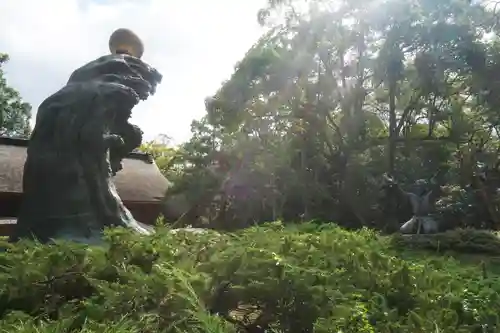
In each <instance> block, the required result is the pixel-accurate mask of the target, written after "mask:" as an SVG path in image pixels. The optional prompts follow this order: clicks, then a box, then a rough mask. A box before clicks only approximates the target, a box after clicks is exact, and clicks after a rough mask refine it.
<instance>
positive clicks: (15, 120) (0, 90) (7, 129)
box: [0, 53, 31, 137]
mask: <svg viewBox="0 0 500 333" xmlns="http://www.w3.org/2000/svg"><path fill="white" fill-rule="evenodd" d="M7 61H9V57H8V55H7V54H4V53H0V134H1V135H7V136H14V137H27V136H29V134H30V131H31V127H30V123H29V121H30V119H31V105H30V104H28V103H26V102H23V100H22V99H21V96H20V94H19V92H18V91H16V90H15V89H14V88H12V87H10V86H9V85H8V83H7V79H6V78H5V73H4V71H3V69H2V66H3V65H4V64H5V63H7Z"/></svg>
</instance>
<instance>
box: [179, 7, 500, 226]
mask: <svg viewBox="0 0 500 333" xmlns="http://www.w3.org/2000/svg"><path fill="white" fill-rule="evenodd" d="M258 20H259V22H260V23H261V24H263V25H266V26H267V27H268V32H267V33H266V34H265V35H264V36H262V38H261V39H260V40H259V41H258V42H257V43H256V44H255V45H254V46H253V47H252V48H251V49H250V50H249V51H248V52H247V54H246V56H245V57H244V58H243V59H242V60H241V61H240V62H239V63H238V64H237V65H236V67H235V71H234V73H233V75H232V76H231V77H230V78H229V79H228V80H227V81H226V82H224V84H223V85H222V86H221V87H220V89H219V90H218V91H217V93H216V94H215V95H214V96H211V97H209V98H207V99H206V110H207V113H206V115H205V117H204V118H203V119H201V120H200V121H195V122H193V125H192V133H193V135H192V138H191V140H190V141H189V142H187V143H186V144H184V145H182V147H180V148H179V150H178V151H177V155H178V158H177V159H176V162H175V163H174V164H175V168H176V170H182V172H181V173H179V172H177V173H176V175H175V177H174V178H175V179H173V180H174V183H175V187H174V190H173V192H172V195H174V194H178V193H180V192H181V193H183V195H184V196H185V197H188V198H189V200H188V201H189V202H190V203H191V206H190V207H191V210H192V215H190V216H191V217H192V216H197V217H199V216H204V217H205V218H206V219H205V222H207V221H208V223H211V224H213V225H214V226H218V227H227V228H238V227H241V226H247V225H251V224H253V223H259V222H262V221H269V220H276V219H283V220H286V221H294V220H303V219H311V218H318V219H324V220H333V221H338V222H339V223H341V224H343V225H345V226H349V227H360V226H372V227H377V228H380V229H384V230H394V228H396V227H397V225H398V223H401V222H403V221H401V219H402V218H404V217H402V216H403V215H404V214H405V213H404V212H403V211H402V208H401V207H400V206H401V205H399V204H394V203H392V204H391V203H389V202H388V200H384V196H385V194H384V193H385V192H384V191H382V190H381V188H382V185H383V184H382V183H383V181H382V175H383V174H384V173H387V174H390V175H391V176H393V177H395V178H396V179H397V180H398V181H400V182H401V183H402V184H403V186H408V185H409V184H411V183H413V182H414V181H416V180H418V179H425V180H428V181H431V180H432V182H435V183H437V184H438V185H441V187H439V190H440V193H439V194H440V196H439V198H440V199H439V200H438V202H437V205H438V208H439V209H438V210H439V213H440V214H442V215H445V216H446V219H448V220H450V221H451V220H453V221H454V222H453V223H455V225H458V226H464V225H468V226H475V227H488V228H490V227H492V228H498V227H500V218H499V217H498V216H500V215H499V214H498V209H499V208H498V207H497V204H496V203H495V200H494V195H493V194H492V191H491V189H490V187H489V185H487V186H486V187H485V184H484V182H480V181H479V182H478V177H479V174H480V173H483V174H484V172H485V170H488V177H489V178H488V184H494V183H495V179H496V177H495V176H496V173H495V172H496V170H497V167H498V165H497V164H498V163H497V155H498V151H499V147H500V146H499V137H498V130H499V129H500V127H499V125H500V123H499V119H500V118H499V116H498V110H499V107H500V99H499V98H498V96H500V94H499V93H500V84H499V81H498V79H497V78H498V77H500V56H499V54H500V52H499V51H500V43H499V39H498V37H497V33H498V31H499V26H498V24H497V22H498V17H497V13H496V7H495V6H493V5H491V4H489V3H486V2H477V1H466V0H463V1H462V0H443V1H437V2H434V1H428V0H412V1H396V0H387V1H382V2H381V1H369V0H356V1H336V2H331V1H322V0H316V1H306V2H305V5H304V1H298V0H297V1H294V0H271V1H269V3H268V6H267V7H266V8H263V9H262V10H261V11H260V12H259V14H258ZM486 197H487V198H488V199H487V200H485V198H486ZM471 203H474V204H471ZM391 205H392V206H391ZM391 207H392V208H391ZM394 207H396V208H394ZM398 207H399V208H398ZM388 210H389V211H391V212H392V213H394V214H395V215H396V216H395V217H394V220H393V219H392V217H389V216H388V214H387V211H388ZM392 213H391V214H392ZM394 214H393V215H394ZM207 219H208V220H207Z"/></svg>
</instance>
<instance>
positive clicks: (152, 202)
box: [0, 137, 170, 236]
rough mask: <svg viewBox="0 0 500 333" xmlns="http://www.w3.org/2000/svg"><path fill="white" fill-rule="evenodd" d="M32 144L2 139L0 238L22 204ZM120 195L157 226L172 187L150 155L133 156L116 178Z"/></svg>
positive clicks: (138, 216) (137, 215)
mask: <svg viewBox="0 0 500 333" xmlns="http://www.w3.org/2000/svg"><path fill="white" fill-rule="evenodd" d="M28 142H29V140H27V139H17V138H8V137H0V236H8V235H9V234H10V230H11V229H12V226H13V224H14V223H15V221H16V218H17V216H18V214H19V209H20V205H21V200H22V179H23V168H24V162H25V160H26V149H27V147H28ZM113 180H114V182H115V185H116V188H117V191H118V194H119V195H120V197H121V199H122V201H123V203H124V204H125V206H126V207H127V208H128V209H129V210H130V212H131V213H132V215H133V216H134V217H135V219H136V220H137V221H140V222H142V223H146V224H154V223H155V221H156V219H157V218H158V216H159V215H160V213H161V212H162V208H163V198H164V197H165V194H166V192H167V189H168V187H169V185H170V183H169V182H168V180H167V179H166V178H165V177H164V176H163V175H162V174H161V172H160V170H159V169H158V167H157V166H156V164H155V163H154V161H153V158H152V157H151V155H149V154H146V153H141V152H133V153H130V154H129V155H128V156H127V158H125V159H124V160H123V170H121V171H120V172H118V173H117V175H116V176H115V177H113Z"/></svg>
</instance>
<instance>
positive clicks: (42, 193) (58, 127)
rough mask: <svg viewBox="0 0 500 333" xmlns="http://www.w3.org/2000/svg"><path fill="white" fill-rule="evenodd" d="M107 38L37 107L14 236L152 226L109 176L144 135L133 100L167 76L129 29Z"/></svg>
mask: <svg viewBox="0 0 500 333" xmlns="http://www.w3.org/2000/svg"><path fill="white" fill-rule="evenodd" d="M109 45H110V50H111V54H110V55H106V56H103V57H100V58H98V59H96V60H94V61H92V62H90V63H88V64H86V65H84V66H82V67H80V68H79V69H77V70H75V71H74V72H73V74H72V75H71V77H70V78H69V81H68V83H67V84H66V86H64V87H63V88H62V89H61V90H59V91H58V92H56V93H55V94H53V95H52V96H50V97H48V98H47V99H46V100H45V101H43V102H42V104H41V105H40V107H39V109H38V113H37V116H36V124H35V127H34V129H33V133H32V135H31V138H30V142H29V146H28V150H27V159H26V163H25V165H24V176H23V204H22V208H21V212H20V215H19V218H18V221H17V226H16V229H15V230H14V233H13V235H12V236H11V240H12V241H16V240H18V239H19V238H22V237H35V238H37V239H38V240H40V241H42V242H46V241H49V240H50V239H53V238H65V239H69V240H74V241H83V242H87V243H90V242H95V241H99V240H100V238H101V237H100V236H101V233H102V230H103V228H104V227H106V226H124V227H128V228H131V229H133V230H136V231H137V232H139V233H143V234H148V233H150V232H152V230H151V229H150V228H148V227H146V226H145V225H142V224H141V223H139V222H137V221H136V220H135V219H134V218H133V217H132V215H131V214H130V212H129V211H128V209H127V208H125V206H124V205H123V203H122V201H121V200H120V197H119V196H118V194H117V192H116V189H115V186H114V184H113V182H112V180H111V177H112V176H113V175H114V174H115V173H116V172H119V171H120V169H121V160H122V159H123V158H124V157H125V156H126V155H127V154H128V153H129V152H131V151H132V150H133V149H135V148H137V147H138V146H139V145H140V144H141V141H142V131H141V130H140V129H139V128H138V127H137V126H135V125H132V124H130V123H129V122H128V120H129V118H130V116H131V113H132V108H133V107H134V106H135V105H136V104H137V103H138V102H139V101H140V100H145V99H147V98H148V97H149V96H150V95H152V94H154V92H155V88H156V85H157V84H158V83H160V82H161V79H162V76H161V74H160V73H159V72H158V71H157V70H156V69H154V68H152V67H150V66H149V65H147V64H146V63H144V62H143V61H142V60H141V59H140V58H141V56H142V54H143V51H144V48H143V45H142V42H141V41H140V39H139V38H138V37H137V36H136V35H135V34H134V33H133V32H131V31H130V30H126V29H119V30H117V31H115V33H113V35H112V36H111V38H110V43H109Z"/></svg>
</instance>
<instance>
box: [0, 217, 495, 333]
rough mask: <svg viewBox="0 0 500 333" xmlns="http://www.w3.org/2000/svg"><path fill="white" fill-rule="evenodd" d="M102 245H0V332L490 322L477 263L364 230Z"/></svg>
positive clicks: (112, 239)
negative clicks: (407, 246)
mask: <svg viewBox="0 0 500 333" xmlns="http://www.w3.org/2000/svg"><path fill="white" fill-rule="evenodd" d="M449 236H450V242H455V241H456V240H457V237H458V236H457V235H449ZM443 237H448V236H445V235H444V236H443ZM478 237H479V236H478ZM484 237H485V236H484ZM484 237H483V236H481V237H479V238H477V239H476V240H473V238H474V237H470V238H469V240H468V241H470V242H472V241H477V242H478V243H480V242H484V239H485V238H484ZM107 241H108V246H106V248H100V247H90V248H86V247H84V246H78V245H75V244H69V243H63V242H58V243H57V244H53V245H39V244H32V243H28V242H23V243H19V244H17V245H6V246H7V247H8V250H7V252H4V253H2V254H1V255H0V286H1V287H0V330H1V331H3V332H47V333H49V332H50V333H52V332H109V333H111V332H116V333H118V332H264V329H268V331H271V332H297V333H299V332H300V333H303V332H313V331H314V332H325V333H326V332H353V333H354V332H450V333H451V332H464V333H465V332H495V331H496V330H497V329H498V327H499V324H500V319H499V318H498V315H497V311H496V309H498V307H499V306H500V298H499V294H500V279H499V276H497V275H495V274H492V273H490V272H488V270H487V269H485V268H484V267H485V266H484V265H480V264H479V263H477V262H476V263H462V262H460V261H457V260H455V259H453V258H452V257H447V256H441V257H438V256H436V255H433V254H432V253H431V252H429V253H427V254H426V253H424V252H420V253H419V252H414V251H412V252H410V251H407V250H403V251H401V248H400V247H399V246H400V245H398V244H399V243H398V242H395V240H394V239H391V238H387V237H382V236H379V235H378V234H377V233H375V232H373V231H369V230H367V229H363V230H360V231H357V232H350V231H346V230H344V229H341V228H340V227H337V226H335V225H328V224H326V225H322V226H319V225H318V224H311V223H309V224H302V225H290V226H287V227H286V226H284V225H283V224H281V223H278V222H276V223H268V224H266V225H264V226H261V227H253V228H249V229H247V230H244V231H240V232H238V233H235V234H218V233H215V232H211V231H207V232H206V233H202V234H196V233H192V232H182V231H181V232H177V233H171V232H169V231H168V230H160V232H159V233H158V234H157V235H155V236H151V237H140V236H136V235H132V234H129V233H127V232H125V231H123V230H121V229H115V230H112V231H108V232H107ZM496 247H497V249H498V245H496ZM497 251H498V250H497ZM408 254H411V255H413V257H412V258H411V259H409V257H408ZM484 258H485V259H487V258H486V257H484ZM478 268H481V269H478ZM259 327H260V328H259Z"/></svg>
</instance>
